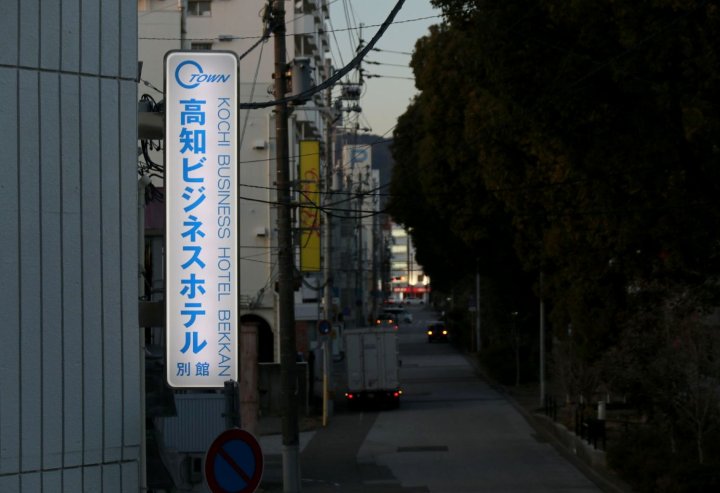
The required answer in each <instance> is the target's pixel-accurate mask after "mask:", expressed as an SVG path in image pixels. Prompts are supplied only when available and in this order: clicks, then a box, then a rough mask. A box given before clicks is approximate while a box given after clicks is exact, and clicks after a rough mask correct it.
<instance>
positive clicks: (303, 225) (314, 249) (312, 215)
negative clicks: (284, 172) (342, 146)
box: [300, 140, 320, 272]
mask: <svg viewBox="0 0 720 493" xmlns="http://www.w3.org/2000/svg"><path fill="white" fill-rule="evenodd" d="M319 205H320V142H318V141H316V140H302V141H300V270H301V271H302V272H318V271H319V270H320V208H319V207H318V206H319Z"/></svg>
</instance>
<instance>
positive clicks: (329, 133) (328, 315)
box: [322, 60, 335, 426]
mask: <svg viewBox="0 0 720 493" xmlns="http://www.w3.org/2000/svg"><path fill="white" fill-rule="evenodd" d="M325 67H326V74H325V75H326V77H327V78H329V77H330V69H331V67H332V65H331V64H330V61H329V60H328V61H326V62H325ZM325 97H326V104H327V111H328V117H327V126H326V127H325V139H326V142H325V198H324V200H323V205H326V206H327V205H328V204H331V203H332V191H333V164H334V159H333V157H334V155H335V152H334V151H335V148H334V146H335V143H334V142H333V125H334V123H335V122H334V114H333V113H332V87H330V88H328V90H327V94H326V95H325ZM323 218H324V219H325V229H324V233H325V235H324V240H325V244H324V245H323V247H324V263H323V281H324V288H323V300H324V303H323V318H324V319H325V320H327V321H328V322H330V324H331V325H330V326H331V327H334V323H333V322H334V320H333V313H332V297H333V274H332V236H333V231H332V214H325V215H324V216H323ZM331 331H332V329H331ZM322 337H323V343H322V348H323V349H322V355H323V389H322V398H323V426H325V425H327V421H328V416H330V415H331V414H333V402H332V400H331V399H330V391H329V389H330V386H331V375H332V374H331V372H330V343H329V341H328V336H327V335H323V336H322Z"/></svg>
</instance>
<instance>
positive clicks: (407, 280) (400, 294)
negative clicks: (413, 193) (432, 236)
mask: <svg viewBox="0 0 720 493" xmlns="http://www.w3.org/2000/svg"><path fill="white" fill-rule="evenodd" d="M390 234H391V237H392V241H391V245H390V292H391V294H390V296H391V299H392V300H393V301H396V302H410V303H412V302H423V303H426V302H427V301H429V295H430V278H429V277H428V276H427V275H426V274H425V273H424V272H423V270H422V266H420V265H419V264H418V263H417V262H416V261H415V247H414V246H413V243H412V238H411V236H410V235H409V234H408V232H407V230H405V228H403V227H401V226H400V225H397V224H393V225H392V228H391V233H390Z"/></svg>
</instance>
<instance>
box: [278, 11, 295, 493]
mask: <svg viewBox="0 0 720 493" xmlns="http://www.w3.org/2000/svg"><path fill="white" fill-rule="evenodd" d="M284 3H285V2H284V0H273V4H272V9H273V14H272V20H273V38H274V42H275V98H276V99H277V100H282V98H284V97H285V94H287V92H288V91H287V80H286V73H287V63H286V61H285V5H284ZM275 146H276V150H275V157H276V167H277V178H276V186H277V190H278V191H277V193H278V219H277V225H278V290H279V293H278V296H279V301H278V302H279V315H280V380H281V395H282V443H283V446H282V458H283V491H284V493H297V492H299V491H300V460H299V455H300V452H299V449H300V447H299V427H298V406H297V397H296V396H297V389H296V387H297V381H296V375H297V370H296V366H295V359H296V356H297V355H296V353H297V347H296V345H295V299H294V297H295V289H294V272H293V270H294V269H293V245H292V229H291V222H290V180H289V175H290V164H289V161H288V159H289V152H288V107H287V102H279V103H278V104H277V105H276V106H275Z"/></svg>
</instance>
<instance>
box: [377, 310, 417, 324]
mask: <svg viewBox="0 0 720 493" xmlns="http://www.w3.org/2000/svg"><path fill="white" fill-rule="evenodd" d="M382 313H383V314H391V315H393V316H394V317H395V318H397V319H398V320H400V321H402V322H405V323H408V324H411V323H412V321H413V316H412V313H410V312H409V311H407V310H406V309H404V308H385V309H384V310H383V311H382Z"/></svg>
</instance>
